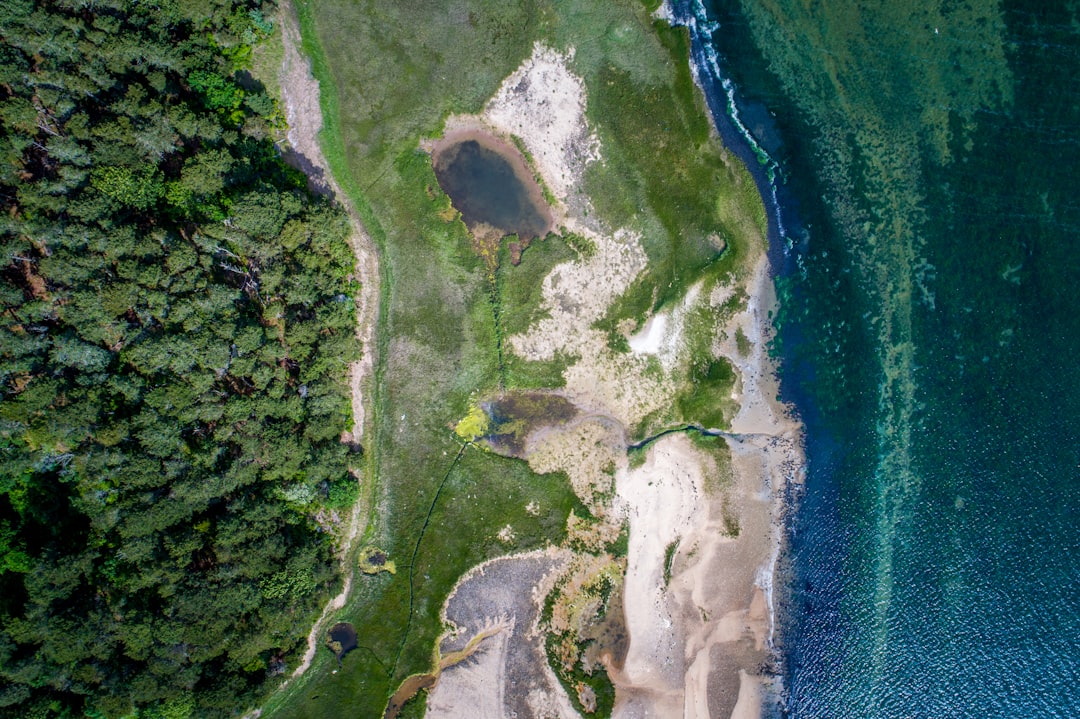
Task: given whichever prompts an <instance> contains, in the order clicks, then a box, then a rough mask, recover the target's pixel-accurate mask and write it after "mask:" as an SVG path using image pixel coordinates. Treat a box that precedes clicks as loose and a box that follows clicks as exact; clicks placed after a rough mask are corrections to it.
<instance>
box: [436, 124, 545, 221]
mask: <svg viewBox="0 0 1080 719" xmlns="http://www.w3.org/2000/svg"><path fill="white" fill-rule="evenodd" d="M432 166H433V167H434V169H435V177H436V179H437V180H438V181H439V186H440V187H442V189H443V191H444V192H445V193H446V194H447V195H449V196H450V201H451V202H452V203H453V205H454V208H455V209H457V211H458V212H460V213H461V217H462V219H463V220H464V221H465V224H466V225H467V226H468V227H469V229H470V230H472V231H473V232H476V231H477V229H478V228H480V227H481V226H483V225H489V226H491V227H494V228H495V229H496V230H498V231H499V232H500V233H501V234H502V235H504V236H505V235H517V236H518V237H519V238H520V239H522V240H525V241H528V240H531V239H534V238H537V237H543V236H544V235H546V234H547V232H548V230H550V229H551V212H550V210H549V209H548V207H547V203H546V202H545V201H544V196H543V193H542V192H541V190H540V187H539V185H538V184H537V183H536V180H535V179H534V178H533V176H532V173H531V172H530V171H529V169H528V166H527V165H526V163H525V160H524V158H522V157H521V154H520V153H519V152H518V151H517V150H516V149H515V148H514V147H513V146H511V145H508V144H506V143H504V142H502V141H500V140H498V139H496V138H494V137H492V136H491V135H489V134H487V133H484V132H480V131H469V132H464V133H456V134H454V133H452V134H449V135H447V137H445V138H443V140H441V141H440V142H439V143H437V145H436V147H435V150H434V152H433V154H432Z"/></svg>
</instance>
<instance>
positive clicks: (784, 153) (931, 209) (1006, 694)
mask: <svg viewBox="0 0 1080 719" xmlns="http://www.w3.org/2000/svg"><path fill="white" fill-rule="evenodd" d="M810 5H811V4H807V3H803V2H799V1H798V0H770V1H769V2H765V1H764V0H746V2H743V3H740V2H737V1H735V0H730V1H728V0H716V1H714V2H710V3H708V4H707V5H706V6H703V5H700V4H698V3H696V2H694V1H693V0H689V1H686V2H678V3H676V6H677V7H676V10H677V13H678V14H680V15H681V16H682V17H683V19H684V21H686V22H689V23H690V24H691V26H692V30H693V32H694V34H695V40H696V42H695V48H694V51H695V61H696V64H697V65H698V67H699V70H700V71H701V73H702V78H701V79H702V82H703V85H704V86H705V89H706V93H707V95H708V96H709V99H710V104H711V107H712V109H713V111H714V114H715V116H716V117H717V122H718V126H719V127H720V129H721V133H722V134H723V135H724V139H725V142H727V143H728V145H729V146H731V147H733V148H734V149H735V150H736V151H737V152H739V153H740V154H741V155H742V156H743V157H744V159H746V160H748V161H749V162H751V163H752V165H753V166H754V168H755V171H756V178H757V179H758V181H759V186H760V187H761V188H762V189H763V194H764V195H765V196H766V198H767V200H768V201H769V203H771V207H770V215H771V217H772V226H771V228H770V230H771V232H770V234H771V239H772V241H773V243H772V248H773V249H772V259H773V263H774V268H775V269H776V271H777V274H778V285H779V287H780V291H781V297H782V302H783V307H782V311H781V314H780V317H779V322H780V330H779V337H778V341H777V348H778V349H777V351H778V352H779V353H780V356H781V361H782V382H783V388H784V389H783V392H784V396H785V398H786V399H787V400H789V401H791V402H793V403H794V404H795V406H796V407H797V409H798V411H799V413H800V415H801V416H802V418H803V420H804V423H805V424H806V428H807V455H808V467H807V478H806V485H805V488H804V491H803V493H802V494H801V496H799V497H798V502H797V509H796V511H795V513H794V516H793V517H792V520H791V535H790V556H789V558H788V561H789V565H790V566H789V568H788V571H787V575H788V576H787V579H788V584H789V591H788V594H787V599H786V600H785V601H784V602H783V605H782V606H781V611H782V626H783V632H782V643H781V650H782V654H783V659H784V664H783V666H784V669H783V672H784V683H785V691H786V694H785V698H784V712H785V713H786V714H787V715H789V716H792V717H823V718H830V719H847V718H849V717H888V718H892V717H896V718H900V717H905V718H907V717H928V718H936V717H1080V369H1078V368H1080V311H1078V310H1080V301H1078V299H1077V291H1078V289H1080V258H1078V257H1077V252H1078V249H1080V247H1078V242H1077V240H1078V235H1080V83H1078V82H1077V80H1076V78H1077V77H1080V17H1077V14H1078V12H1080V9H1072V10H1070V9H1068V5H1067V4H1066V3H1043V2H1007V3H997V2H984V1H983V0H971V1H970V2H968V3H951V2H944V1H943V2H937V3H935V2H929V3H920V4H918V5H917V6H916V5H913V4H911V3H908V2H898V1H897V0H879V1H878V2H861V3H855V2H835V3H819V4H813V7H812V8H811V7H810ZM694 16H696V18H695V19H691V18H692V17H694ZM725 81H726V83H727V85H726V86H725Z"/></svg>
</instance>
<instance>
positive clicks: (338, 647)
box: [326, 622, 357, 664]
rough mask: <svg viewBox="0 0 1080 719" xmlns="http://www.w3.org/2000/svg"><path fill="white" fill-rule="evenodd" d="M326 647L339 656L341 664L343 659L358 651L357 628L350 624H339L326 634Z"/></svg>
mask: <svg viewBox="0 0 1080 719" xmlns="http://www.w3.org/2000/svg"><path fill="white" fill-rule="evenodd" d="M326 646H327V647H329V649H330V651H332V652H333V653H334V654H335V655H336V656H337V660H338V663H339V664H340V663H341V658H342V657H344V656H345V655H346V654H348V653H349V652H350V651H352V650H353V649H356V646H357V644H356V628H355V627H353V625H352V624H349V623H348V622H338V623H337V624H335V625H334V626H332V627H330V631H328V632H327V633H326Z"/></svg>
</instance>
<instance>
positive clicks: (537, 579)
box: [426, 549, 578, 719]
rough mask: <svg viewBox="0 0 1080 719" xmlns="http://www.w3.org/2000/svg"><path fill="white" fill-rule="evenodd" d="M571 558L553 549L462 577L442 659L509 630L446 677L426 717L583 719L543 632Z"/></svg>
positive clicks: (446, 612) (447, 612) (451, 601)
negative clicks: (540, 627)
mask: <svg viewBox="0 0 1080 719" xmlns="http://www.w3.org/2000/svg"><path fill="white" fill-rule="evenodd" d="M569 556H570V555H569V552H567V551H565V550H554V549H551V550H546V551H538V552H530V553H529V554H523V555H516V556H511V557H502V558H499V559H493V560H491V561H489V562H485V563H484V564H481V565H479V566H478V567H476V568H474V569H472V570H470V571H469V572H468V573H467V574H466V575H465V576H464V577H462V579H461V580H460V581H459V582H458V584H457V586H456V587H455V588H454V590H453V592H452V593H451V595H450V597H449V598H448V599H447V600H446V604H445V605H444V607H443V619H444V621H445V622H446V624H447V625H448V626H450V627H451V630H450V631H449V632H448V633H447V634H446V635H444V637H443V638H442V640H441V641H440V646H439V651H440V653H441V654H443V655H447V654H451V653H453V652H455V651H461V650H462V648H463V647H464V646H465V644H466V643H467V642H468V640H469V638H470V637H472V636H475V635H476V634H477V633H478V632H481V631H483V630H484V629H485V628H488V627H491V626H492V625H494V624H499V625H501V626H502V627H504V629H503V630H502V631H501V632H500V633H499V634H498V635H497V636H496V635H493V636H492V637H491V638H489V639H485V640H484V642H485V644H484V646H483V647H482V648H481V649H479V650H478V651H477V653H476V654H474V655H473V656H472V657H471V658H470V659H469V661H467V662H461V663H458V664H455V665H453V666H451V667H448V668H446V669H444V670H443V671H442V673H441V675H440V676H439V678H438V683H437V684H436V685H435V687H434V688H433V689H432V690H431V693H430V696H429V698H428V706H427V714H426V716H428V717H433V718H442V717H445V718H446V719H457V718H458V717H462V716H469V717H475V718H476V719H503V718H504V717H520V719H577V717H578V714H577V712H576V711H574V709H573V706H572V705H571V703H570V699H569V697H568V696H567V695H566V692H565V690H563V688H562V686H561V685H560V684H559V681H558V679H556V677H555V674H554V672H552V670H551V667H550V666H548V663H547V658H546V654H545V649H544V637H543V635H542V634H541V633H540V632H539V631H537V624H538V622H539V619H540V607H541V605H542V603H543V598H544V597H545V596H546V595H547V593H548V591H550V586H551V583H552V582H553V581H554V580H555V578H556V577H557V576H558V575H559V574H560V573H561V572H562V570H563V569H564V568H565V566H566V563H567V561H568V559H569Z"/></svg>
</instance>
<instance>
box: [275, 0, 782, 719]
mask: <svg viewBox="0 0 1080 719" xmlns="http://www.w3.org/2000/svg"><path fill="white" fill-rule="evenodd" d="M298 9H299V11H300V18H301V25H302V29H303V33H304V38H305V50H306V51H307V52H309V53H310V54H311V55H312V57H313V66H314V70H315V72H316V75H317V77H318V79H319V80H320V81H321V83H322V91H323V109H324V116H325V120H326V123H325V127H326V130H325V131H324V132H325V133H326V138H325V139H326V142H325V150H326V154H327V157H328V160H329V162H330V163H331V166H332V168H333V169H334V172H335V174H336V175H338V179H339V181H340V182H341V184H342V186H343V187H344V188H345V190H346V192H348V193H349V195H350V197H351V198H352V200H353V202H354V204H355V205H356V206H357V208H358V210H359V212H360V214H361V216H362V217H363V220H364V222H365V224H366V225H367V226H368V229H369V230H370V231H371V234H372V236H373V238H374V239H375V240H376V242H377V243H378V245H379V251H380V259H381V268H382V270H383V272H384V276H383V278H382V279H383V283H382V286H381V293H382V297H381V307H380V310H381V316H380V325H379V328H378V338H379V339H378V342H379V345H378V348H377V349H378V352H377V357H378V366H377V368H376V378H377V380H376V387H375V393H374V395H375V400H374V403H375V407H374V416H375V430H374V436H373V437H371V438H370V440H371V442H372V443H373V444H372V446H371V447H365V449H366V450H367V451H368V452H369V454H368V456H369V459H370V461H372V463H373V464H372V466H373V469H374V472H375V474H376V476H377V477H378V482H379V486H378V489H377V492H376V497H375V502H374V503H373V522H372V524H371V525H370V527H369V530H368V533H367V536H366V537H365V539H364V541H365V542H367V543H370V544H372V545H375V546H378V547H380V548H382V549H384V550H385V551H386V553H387V555H388V556H392V557H394V558H395V561H396V562H397V568H398V572H397V574H395V575H391V574H389V573H386V572H382V573H379V574H378V575H374V576H371V577H365V581H363V582H357V583H355V584H354V586H355V590H354V592H353V593H352V595H351V596H350V598H349V601H348V604H347V606H346V608H345V610H344V612H343V614H344V618H345V619H347V620H348V621H351V622H353V623H354V624H355V626H356V628H357V633H358V636H359V642H360V646H359V647H358V650H357V651H354V652H351V653H350V654H349V655H348V656H347V657H345V659H344V662H343V665H342V667H341V670H340V671H339V672H338V673H337V674H330V673H329V672H328V671H326V670H327V668H329V667H331V666H332V665H331V664H330V663H329V662H328V661H324V659H321V658H318V657H317V658H316V661H315V663H314V664H313V666H312V668H311V670H310V671H309V672H308V674H306V675H305V676H304V677H303V678H302V679H301V680H300V681H296V682H294V683H291V684H290V686H289V687H288V689H287V690H286V692H285V693H283V694H282V695H280V696H278V697H275V699H274V701H273V702H271V703H270V704H269V705H268V706H266V707H265V709H266V711H265V713H264V716H267V717H272V716H286V717H308V716H310V717H316V716H317V717H319V719H324V718H325V717H326V716H328V715H329V716H334V715H335V713H336V712H337V713H341V714H342V715H343V714H344V713H345V712H348V713H349V715H354V714H356V713H360V714H364V715H372V716H375V715H377V714H378V713H380V712H381V711H382V710H383V709H384V707H385V706H386V702H387V700H388V697H389V696H390V695H391V694H392V693H393V691H394V690H395V689H396V688H397V686H398V685H400V683H401V681H402V680H403V679H404V678H405V677H407V676H410V675H412V674H417V673H424V672H427V671H429V670H430V669H431V666H430V664H431V656H432V647H433V644H434V642H435V641H436V638H437V636H438V634H439V632H440V631H441V630H442V626H441V622H440V619H439V616H438V613H439V609H440V608H441V606H442V604H443V602H444V601H445V599H446V597H447V596H448V594H449V592H450V591H451V589H452V587H453V585H454V583H455V582H456V581H457V580H458V578H459V577H460V576H461V575H462V574H463V573H464V572H465V571H467V570H468V569H469V568H470V567H472V566H475V565H476V564H477V563H478V562H480V561H483V560H484V559H487V558H490V557H494V556H498V555H501V554H506V553H508V552H514V551H519V550H524V549H529V548H534V547H539V546H544V545H546V544H548V543H552V542H554V543H559V542H562V541H563V540H564V538H565V531H566V520H567V517H568V515H569V513H570V510H571V509H572V508H573V509H574V511H575V512H576V513H577V514H578V515H581V516H584V514H585V509H584V507H581V506H580V504H579V503H578V502H577V500H576V498H575V497H574V495H573V493H572V491H571V489H570V487H569V484H568V482H567V479H566V477H564V476H562V475H560V474H552V475H544V476H537V475H536V474H534V473H533V472H531V471H530V470H529V468H528V466H527V465H526V464H525V463H524V462H522V461H520V460H515V459H509V458H505V457H501V456H498V455H497V454H495V453H492V452H484V451H481V450H480V449H479V448H478V447H476V446H473V445H472V444H471V443H472V442H474V441H475V440H476V439H478V438H480V437H481V436H483V433H485V432H486V433H488V434H490V433H491V432H492V431H493V429H500V428H501V429H503V430H508V431H507V432H505V433H504V434H506V435H507V436H510V437H517V436H519V435H520V431H521V430H522V429H523V427H524V426H525V423H523V424H521V425H515V422H517V421H518V420H519V419H520V418H518V417H517V416H516V415H515V416H508V417H496V416H495V413H491V412H484V414H485V415H486V416H487V417H488V420H489V423H490V424H489V425H488V427H486V428H485V427H483V419H482V418H481V417H480V416H479V414H477V413H476V411H475V409H476V406H477V399H478V398H485V397H486V398H491V397H500V396H503V395H506V394H513V393H514V392H515V391H521V390H543V389H551V388H554V387H557V386H559V385H561V384H562V381H563V379H562V378H563V372H564V370H565V368H566V366H567V365H568V364H569V363H571V362H573V361H574V359H575V358H573V357H562V356H560V357H556V358H555V359H553V360H551V361H548V362H526V361H523V360H521V359H520V358H517V357H516V356H514V355H513V353H512V352H510V351H508V350H506V348H505V347H504V341H505V340H506V339H507V338H509V337H511V336H513V335H514V334H516V333H519V332H523V331H525V330H526V329H528V328H529V327H530V326H531V325H532V323H534V322H536V321H537V320H538V319H540V317H541V315H540V314H539V312H538V310H537V308H538V307H539V306H540V300H541V298H542V282H543V279H544V277H545V276H546V275H547V274H548V273H549V272H550V270H551V268H553V267H554V266H555V265H557V264H558V263H559V262H564V261H567V260H569V259H573V258H575V257H578V256H586V257H587V256H589V253H592V252H595V251H596V248H595V247H592V246H591V243H589V242H587V241H586V240H584V238H580V237H575V236H570V235H564V236H559V235H549V236H548V237H547V238H546V239H544V240H542V241H534V242H532V243H531V244H530V245H529V246H528V247H526V248H524V249H523V250H521V254H520V257H514V256H512V254H513V253H514V251H515V249H514V248H513V247H511V246H510V243H509V242H504V243H500V245H499V247H498V256H497V257H496V258H495V259H496V260H497V262H492V257H490V256H489V257H486V258H482V257H480V256H479V255H478V254H477V252H476V249H475V247H474V245H473V243H472V238H470V236H469V234H468V232H467V231H466V228H465V226H464V224H463V223H462V222H461V221H460V220H459V219H458V218H456V217H455V216H454V215H453V213H452V212H449V211H448V208H449V204H448V201H447V198H446V196H445V195H444V194H443V193H442V191H441V190H440V189H439V187H438V183H437V181H436V179H435V175H434V172H433V170H432V168H431V160H430V157H429V156H428V155H426V154H425V153H423V152H422V151H420V150H418V149H417V148H418V145H419V142H420V140H421V139H422V138H425V137H428V138H430V137H436V136H438V135H439V134H440V132H441V130H442V127H443V124H444V122H445V119H446V117H448V116H449V115H450V114H453V113H474V112H477V111H479V110H480V109H481V108H482V107H483V104H484V103H485V102H486V101H487V100H488V99H489V98H490V97H491V96H492V95H493V94H494V92H495V91H496V90H497V88H498V86H499V84H500V83H501V82H502V80H503V79H504V78H505V77H507V76H508V75H509V74H510V73H511V72H512V71H513V70H515V69H516V68H517V67H518V66H519V65H520V64H521V62H522V61H523V60H524V59H525V58H526V57H527V56H528V54H529V53H530V52H531V49H532V47H533V43H534V41H536V40H543V41H545V42H548V43H549V44H552V45H553V46H555V47H557V48H560V49H566V48H568V47H570V46H574V47H575V48H577V54H576V55H575V61H574V67H573V68H572V69H573V70H574V71H575V72H578V73H580V74H581V75H582V77H583V78H584V80H585V83H586V85H587V87H588V93H589V96H588V103H589V108H590V121H591V122H592V123H593V125H594V126H595V129H596V131H597V132H598V133H599V135H600V137H601V140H602V142H603V147H604V153H605V161H604V162H603V163H597V164H594V165H593V166H592V169H590V171H589V175H588V178H587V182H586V184H587V187H586V189H587V190H588V191H589V192H590V193H591V195H592V199H593V201H594V203H595V207H596V209H597V211H598V213H599V215H600V218H599V219H600V220H601V222H603V223H604V224H606V225H607V226H609V227H611V228H615V227H628V228H630V229H636V230H640V231H642V232H643V236H644V237H645V243H646V251H647V253H648V255H649V258H650V261H651V265H650V270H649V271H648V273H647V275H646V277H645V278H643V279H642V280H641V281H640V282H639V283H638V284H636V285H635V286H634V288H633V289H632V291H631V292H630V293H629V294H628V299H626V300H625V301H624V302H623V303H622V304H620V305H619V306H618V307H617V308H616V310H614V311H613V312H612V313H609V318H608V319H609V321H610V322H611V324H612V326H614V325H615V324H617V321H618V319H619V318H622V317H632V318H635V319H638V318H640V317H641V316H643V313H644V312H646V311H647V310H649V309H650V308H653V307H658V306H661V305H663V304H664V303H665V302H669V301H673V300H674V299H675V298H677V297H680V296H681V295H682V293H683V292H685V290H686V288H687V287H689V286H690V285H691V284H692V283H693V282H695V281H697V279H699V278H701V277H703V276H705V275H706V274H708V273H710V272H711V273H714V274H716V275H717V276H720V275H721V274H723V273H725V272H729V271H730V270H732V269H733V268H735V267H737V266H738V262H739V261H740V260H739V258H740V257H742V256H743V255H742V254H740V252H741V250H740V247H745V246H747V243H749V242H752V241H760V238H751V237H749V236H748V235H746V234H745V228H743V227H742V226H737V225H736V224H733V223H732V222H730V220H729V219H727V216H726V215H725V214H724V212H725V211H726V210H725V208H727V207H728V206H729V205H731V204H732V203H734V204H735V205H737V206H741V205H739V204H738V203H739V202H744V201H746V200H745V198H746V197H748V196H747V195H745V193H743V194H737V193H736V191H735V190H733V189H732V188H733V187H734V186H735V184H736V183H737V182H739V181H741V180H742V179H745V181H746V182H750V180H749V176H748V175H746V176H745V178H743V177H742V175H740V174H739V173H740V172H742V173H743V174H745V171H744V170H740V169H739V168H737V166H735V165H729V164H728V163H727V160H726V157H725V155H724V153H723V152H722V150H720V148H719V147H718V145H717V143H716V141H715V138H713V137H712V135H711V134H710V133H711V131H710V129H709V126H708V122H707V119H706V118H705V115H704V108H703V105H701V103H700V101H699V99H698V98H697V97H696V94H695V93H696V90H695V88H694V86H693V82H692V78H691V76H690V72H689V68H688V66H687V48H686V37H685V33H684V32H683V31H679V30H671V29H669V28H666V27H665V26H664V25H663V24H657V23H655V22H654V21H653V20H652V19H651V18H649V16H648V14H647V12H646V10H645V9H644V8H643V7H642V5H641V4H640V3H637V2H629V0H627V1H625V2H612V3H594V2H586V1H585V0H580V1H574V2H567V3H558V4H555V3H547V2H540V3H532V2H528V3H526V2H507V3H490V2H485V1H484V0H465V2H455V3H431V2H428V1H426V0H425V1H421V0H394V2H388V1H386V0H376V1H373V2H366V3H361V4H358V3H355V2H352V1H351V0H320V2H318V3H309V2H299V3H298ZM626 107H642V108H644V110H645V111H642V112H635V113H626V112H625V108H626ZM625 115H634V117H632V118H627V117H622V116H625ZM663 133H667V134H663ZM739 192H740V193H741V192H742V190H739ZM725 193H727V194H725ZM721 197H730V198H734V199H733V200H732V201H731V202H729V203H727V204H724V203H722V202H721V201H720V200H721ZM717 235H718V236H722V237H724V238H725V241H726V244H727V250H726V251H723V252H721V250H720V248H719V246H718V244H717V243H716V242H715V241H713V240H711V239H710V238H711V237H713V236H717ZM518 249H519V250H520V249H521V248H520V247H519V248H518ZM515 259H517V260H520V261H519V262H518V263H517V264H515V263H514V262H513V261H511V260H515ZM537 394H543V392H537ZM481 409H483V408H482V407H481ZM463 420H465V421H464V423H463ZM455 429H457V430H460V431H457V432H455ZM463 445H464V446H465V448H464V449H463ZM526 506H532V507H535V508H538V511H534V512H532V513H530V512H528V511H526V509H525V508H526ZM506 527H510V528H511V529H512V531H511V532H503V531H502V530H503V529H504V528H506ZM623 551H625V550H623ZM324 654H325V653H324ZM595 691H596V693H597V696H598V697H600V696H607V695H605V694H604V692H610V691H611V690H610V689H609V688H608V689H605V688H604V687H602V686H600V685H599V684H598V685H596V688H595ZM573 693H574V694H575V695H576V690H575V691H574V692H573Z"/></svg>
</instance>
